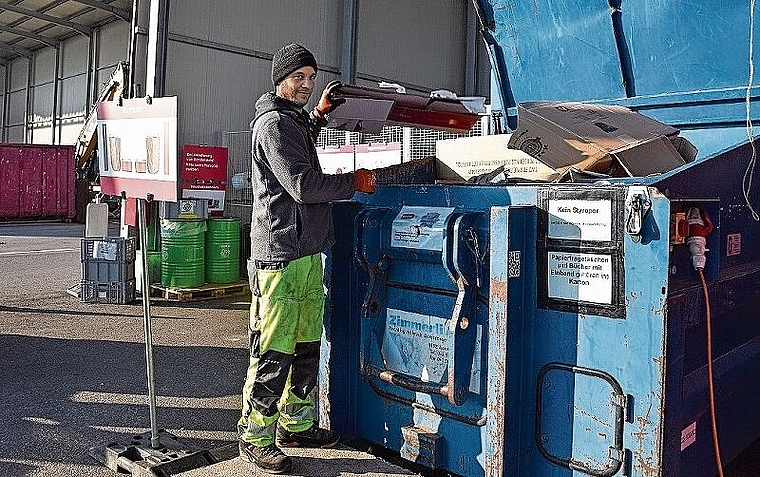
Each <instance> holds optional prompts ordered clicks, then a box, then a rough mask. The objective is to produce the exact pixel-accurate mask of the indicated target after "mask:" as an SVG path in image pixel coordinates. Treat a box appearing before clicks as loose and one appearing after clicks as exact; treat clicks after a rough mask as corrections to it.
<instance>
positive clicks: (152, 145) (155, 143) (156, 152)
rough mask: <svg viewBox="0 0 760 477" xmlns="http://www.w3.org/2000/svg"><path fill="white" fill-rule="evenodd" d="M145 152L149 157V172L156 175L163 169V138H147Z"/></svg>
mask: <svg viewBox="0 0 760 477" xmlns="http://www.w3.org/2000/svg"><path fill="white" fill-rule="evenodd" d="M145 151H146V152H147V156H148V172H150V173H151V174H156V173H157V172H158V169H159V167H161V138H160V137H158V136H147V137H146V138H145Z"/></svg>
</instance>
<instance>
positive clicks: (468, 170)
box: [435, 134, 558, 180]
mask: <svg viewBox="0 0 760 477" xmlns="http://www.w3.org/2000/svg"><path fill="white" fill-rule="evenodd" d="M509 137H510V135H509V134H496V135H491V136H473V137H462V138H456V139H443V140H440V141H436V143H435V155H436V158H438V161H439V163H438V172H437V177H438V179H441V180H462V179H464V180H467V179H470V178H471V177H473V176H478V175H481V174H486V173H488V172H491V171H493V170H495V169H497V168H499V167H500V166H504V172H505V174H506V175H507V177H519V178H522V179H531V180H550V179H553V178H554V177H556V176H557V175H558V174H557V171H555V170H554V169H552V168H551V167H549V166H547V165H546V164H544V163H542V162H541V161H539V160H537V159H536V158H534V157H531V156H529V155H528V154H526V153H525V152H523V151H520V150H516V149H509V148H508V147H507V144H508V143H509Z"/></svg>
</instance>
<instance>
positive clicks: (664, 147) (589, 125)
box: [509, 102, 696, 177]
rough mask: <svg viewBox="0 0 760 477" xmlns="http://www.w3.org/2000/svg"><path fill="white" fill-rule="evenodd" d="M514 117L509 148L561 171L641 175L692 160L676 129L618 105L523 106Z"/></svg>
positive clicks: (661, 170) (691, 154)
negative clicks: (515, 117) (572, 170)
mask: <svg viewBox="0 0 760 477" xmlns="http://www.w3.org/2000/svg"><path fill="white" fill-rule="evenodd" d="M517 117H518V123H517V130H516V131H515V132H514V133H513V134H512V137H511V138H510V141H509V147H510V148H513V149H519V150H522V151H524V152H526V153H527V154H529V155H531V156H532V157H535V158H537V159H540V160H541V161H542V162H544V163H545V164H547V165H549V166H551V167H553V168H555V169H557V170H558V171H560V172H564V171H566V170H567V169H568V168H570V167H573V168H575V169H580V170H587V171H592V172H598V173H604V174H609V175H612V176H618V177H619V176H645V175H650V174H657V173H662V172H667V171H669V170H672V169H675V168H677V167H679V166H682V165H683V164H685V163H686V162H687V161H690V160H692V159H693V158H694V155H696V149H695V148H694V147H693V146H692V145H691V144H690V143H688V141H687V140H686V139H685V138H682V137H679V136H678V132H679V131H678V129H676V128H673V127H671V126H668V125H667V124H663V123H660V122H659V121H655V120H654V119H651V118H649V117H647V116H644V115H642V114H639V113H636V112H634V111H631V110H630V109H628V108H624V107H621V106H607V105H598V104H584V103H570V102H566V103H559V102H535V103H522V104H520V105H518V109H517ZM674 142H675V145H674ZM679 151H682V153H683V154H684V155H685V156H686V157H684V155H682V153H679Z"/></svg>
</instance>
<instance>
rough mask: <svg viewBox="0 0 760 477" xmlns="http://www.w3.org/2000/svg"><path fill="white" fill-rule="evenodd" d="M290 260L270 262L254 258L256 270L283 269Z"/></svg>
mask: <svg viewBox="0 0 760 477" xmlns="http://www.w3.org/2000/svg"><path fill="white" fill-rule="evenodd" d="M288 263H290V262H287V261H286V262H270V261H267V260H254V261H253V264H254V265H255V266H256V269H257V270H283V269H284V268H285V267H287V266H288Z"/></svg>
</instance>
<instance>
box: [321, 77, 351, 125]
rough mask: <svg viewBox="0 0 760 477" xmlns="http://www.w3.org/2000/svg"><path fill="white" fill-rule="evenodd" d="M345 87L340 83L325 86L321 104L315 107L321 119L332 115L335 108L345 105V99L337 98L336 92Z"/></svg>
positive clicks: (335, 82)
mask: <svg viewBox="0 0 760 477" xmlns="http://www.w3.org/2000/svg"><path fill="white" fill-rule="evenodd" d="M341 86H343V83H341V82H340V81H331V82H330V83H328V84H327V86H325V90H324V91H322V97H321V98H319V103H317V105H316V106H315V107H314V113H315V114H316V115H317V116H319V117H320V118H323V117H325V116H326V115H328V114H330V113H331V112H332V111H333V110H334V109H335V108H337V107H338V106H340V105H341V104H343V103H345V102H346V100H345V99H343V98H336V97H335V92H336V91H337V89H338V88H340V87H341Z"/></svg>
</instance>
